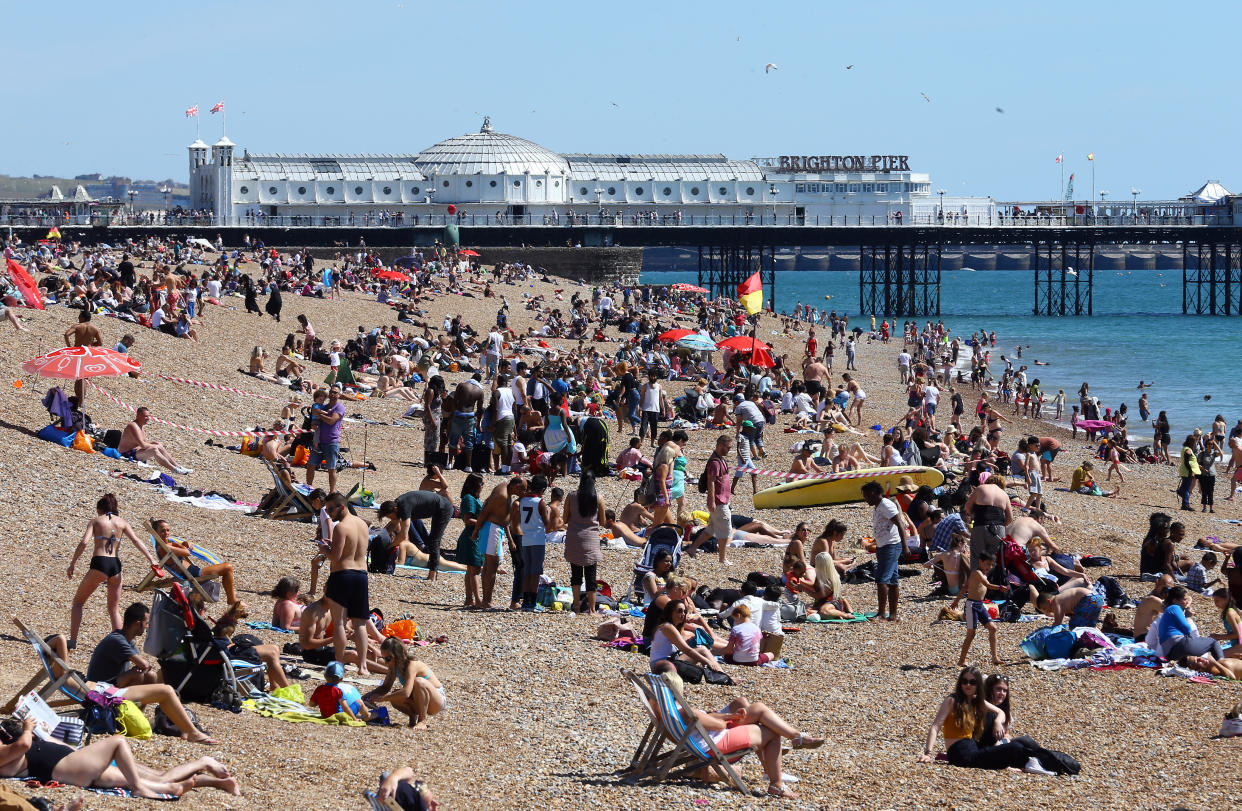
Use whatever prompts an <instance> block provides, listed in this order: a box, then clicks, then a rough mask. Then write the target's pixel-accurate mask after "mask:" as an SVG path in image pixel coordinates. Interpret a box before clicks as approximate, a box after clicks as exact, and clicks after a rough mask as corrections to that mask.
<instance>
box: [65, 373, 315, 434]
mask: <svg viewBox="0 0 1242 811" xmlns="http://www.w3.org/2000/svg"><path fill="white" fill-rule="evenodd" d="M87 382H88V383H90V384H91V388H93V389H94V390H95V391H97V392H99V393H100V394H102V395H103V396H104V397H107V398H108V399H109V400H111V401H112V402H114V403H116V404H117V405H119V406H120V407H121V408H124V409H125V410H126V411H129V412H130V413H132V414H136V413H138V409H137V408H134V407H133V406H132V405H130V404H129V403H127V402H125V401H124V400H122V399H121V398H119V397H117V396H115V395H113V394H112V393H111V392H109V391H108V390H107V389H104V388H102V387H100V386H98V385H96V384H95V381H93V380H87ZM151 421H152V422H158V423H159V424H160V425H167V426H169V427H170V428H177V429H179V430H182V431H189V432H190V433H192V434H206V435H207V436H227V437H252V438H255V439H258V438H262V437H269V436H286V435H288V434H305V433H310V432H309V431H303V430H301V429H295V430H292V431H216V430H212V429H210V428H195V427H194V426H192V425H180V424H178V423H175V422H169V421H168V420H162V419H160V418H159V417H155V416H152V417H151Z"/></svg>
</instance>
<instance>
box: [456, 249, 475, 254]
mask: <svg viewBox="0 0 1242 811" xmlns="http://www.w3.org/2000/svg"><path fill="white" fill-rule="evenodd" d="M457 255H458V256H478V254H477V253H476V252H474V251H472V250H470V249H469V248H467V249H466V250H464V251H458V252H457Z"/></svg>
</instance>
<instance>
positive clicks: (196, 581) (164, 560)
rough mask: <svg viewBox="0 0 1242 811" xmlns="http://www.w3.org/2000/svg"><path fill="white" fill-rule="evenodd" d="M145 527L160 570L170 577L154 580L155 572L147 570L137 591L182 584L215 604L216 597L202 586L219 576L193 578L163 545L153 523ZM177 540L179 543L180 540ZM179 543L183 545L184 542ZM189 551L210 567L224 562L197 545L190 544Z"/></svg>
mask: <svg viewBox="0 0 1242 811" xmlns="http://www.w3.org/2000/svg"><path fill="white" fill-rule="evenodd" d="M147 527H148V529H150V530H151V545H152V546H154V547H155V554H156V555H158V556H159V559H160V568H162V569H164V571H166V572H171V576H169V577H165V578H162V579H156V576H155V572H153V571H151V570H150V569H148V570H147V573H146V574H145V575H143V578H142V580H140V581H139V582H138V586H137V591H146V590H148V589H158V588H167V587H168V586H169V585H171V584H173V583H182V584H184V585H187V586H189V587H190V588H192V589H194V590H195V591H197V592H198V593H199V594H200V595H202V597H203V599H204V600H206V601H207V602H209V603H214V602H216V601H217V600H218V597H217V596H216V595H214V594H212V593H211V591H210V590H208V589H206V588H204V587H203V584H204V583H207V582H209V581H211V580H215V579H216V578H217V577H218V576H219V575H200V576H198V577H195V576H194V575H193V574H191V573H190V568H189V566H187V565H186V564H185V563H184V562H183V561H184V559H183V558H182V557H180V556H179V555H177V554H176V553H175V552H173V550H172V548H171V547H170V546H169V545H168V544H166V543H164V540H163V539H162V538H161V537H160V536H159V533H157V532H156V531H155V522H154V521H152V522H149V523H148V524H147ZM177 540H178V541H181V539H180V538H178V539H177ZM181 542H183V543H184V541H181ZM190 549H191V553H190V556H191V557H192V558H193V559H194V560H196V561H198V562H199V563H202V564H205V565H207V566H212V565H215V564H217V563H223V562H224V559H223V558H221V557H219V556H217V555H214V554H212V553H211V552H208V551H207V550H206V549H203V548H202V547H201V546H198V545H197V544H191V545H190Z"/></svg>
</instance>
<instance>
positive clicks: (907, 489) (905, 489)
mask: <svg viewBox="0 0 1242 811" xmlns="http://www.w3.org/2000/svg"><path fill="white" fill-rule="evenodd" d="M893 489H894V490H896V491H897V492H898V493H913V492H915V491H916V490H918V489H919V486H918V485H917V484H915V483H914V479H912V478H910V477H909V476H902V477H901V478H900V479H898V480H897V486H896V487H894V488H893Z"/></svg>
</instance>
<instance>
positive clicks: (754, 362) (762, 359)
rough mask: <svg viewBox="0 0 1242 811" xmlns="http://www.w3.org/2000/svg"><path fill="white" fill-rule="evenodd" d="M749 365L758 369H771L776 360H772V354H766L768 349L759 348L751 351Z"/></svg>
mask: <svg viewBox="0 0 1242 811" xmlns="http://www.w3.org/2000/svg"><path fill="white" fill-rule="evenodd" d="M750 365H751V366H758V367H759V368H760V369H771V368H772V367H773V366H775V365H776V361H774V360H772V356H771V355H769V354H768V350H766V349H762V348H760V349H756V350H755V351H754V352H752V353H751V355H750Z"/></svg>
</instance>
